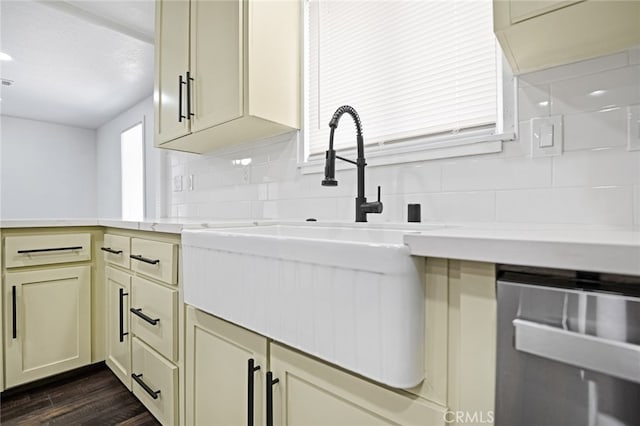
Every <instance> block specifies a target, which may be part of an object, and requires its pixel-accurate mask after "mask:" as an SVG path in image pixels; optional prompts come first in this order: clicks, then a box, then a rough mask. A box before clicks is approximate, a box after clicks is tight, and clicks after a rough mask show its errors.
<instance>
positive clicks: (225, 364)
mask: <svg viewBox="0 0 640 426" xmlns="http://www.w3.org/2000/svg"><path fill="white" fill-rule="evenodd" d="M186 337H187V344H186V347H187V349H186V353H187V359H186V363H185V364H186V370H187V376H186V379H187V386H186V407H185V409H186V424H187V425H210V426H214V425H247V424H249V425H251V424H253V425H256V426H257V425H262V424H264V413H263V411H264V387H265V373H266V371H267V339H266V338H265V337H262V336H260V335H258V334H255V333H253V332H251V331H248V330H245V329H243V328H240V327H238V326H235V325H233V324H230V323H228V322H226V321H223V320H220V319H218V318H216V317H213V316H211V315H208V314H206V313H204V312H201V311H198V310H196V309H194V308H193V307H191V306H187V333H186ZM251 419H253V420H252V421H251Z"/></svg>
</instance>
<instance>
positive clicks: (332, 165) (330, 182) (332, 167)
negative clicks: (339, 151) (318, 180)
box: [322, 148, 338, 186]
mask: <svg viewBox="0 0 640 426" xmlns="http://www.w3.org/2000/svg"><path fill="white" fill-rule="evenodd" d="M335 176H336V152H335V151H334V150H333V149H332V148H329V150H328V151H327V154H326V160H325V163H324V179H323V181H322V186H338V181H337V180H336V179H335Z"/></svg>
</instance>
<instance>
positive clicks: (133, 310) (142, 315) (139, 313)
mask: <svg viewBox="0 0 640 426" xmlns="http://www.w3.org/2000/svg"><path fill="white" fill-rule="evenodd" d="M129 311H131V313H132V314H135V315H137V316H139V317H140V318H142V319H143V320H145V321H146V322H148V323H149V324H151V325H157V324H158V323H159V322H160V318H156V319H153V318H151V317H150V316H148V315H146V314H145V313H144V312H142V308H140V309H136V308H131V309H129Z"/></svg>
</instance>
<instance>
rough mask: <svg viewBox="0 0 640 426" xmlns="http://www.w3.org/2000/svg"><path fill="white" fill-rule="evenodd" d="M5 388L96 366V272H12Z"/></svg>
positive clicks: (8, 277) (9, 276)
mask: <svg viewBox="0 0 640 426" xmlns="http://www.w3.org/2000/svg"><path fill="white" fill-rule="evenodd" d="M3 296H4V297H3V299H4V314H5V315H4V340H5V373H6V375H5V380H6V387H7V388H8V387H12V386H15V385H18V384H21V383H27V382H31V381H33V380H36V379H40V378H43V377H47V376H50V375H53V374H57V373H61V372H63V371H67V370H71V369H74V368H77V367H80V366H83V365H86V364H89V363H90V362H91V267H90V266H74V267H65V268H55V269H42V270H33V271H23V272H7V273H6V275H5V280H4V295H3Z"/></svg>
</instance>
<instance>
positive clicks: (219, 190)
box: [164, 46, 640, 228]
mask: <svg viewBox="0 0 640 426" xmlns="http://www.w3.org/2000/svg"><path fill="white" fill-rule="evenodd" d="M519 82H520V87H519V89H518V97H519V105H518V115H519V118H520V123H519V126H518V138H517V140H515V141H507V142H504V143H503V150H502V152H500V153H496V154H488V155H482V156H469V157H460V158H456V159H455V160H453V159H449V160H431V161H421V162H412V163H404V164H397V165H385V166H369V167H367V170H366V188H365V189H366V195H367V198H368V199H375V197H376V187H377V186H378V185H380V186H381V187H382V201H383V203H384V212H383V213H382V214H381V215H370V216H369V220H370V221H371V222H389V221H393V222H398V221H400V222H405V221H406V219H407V211H406V210H407V204H409V203H420V204H421V205H422V220H423V221H424V222H429V221H436V222H493V221H499V222H517V223H527V222H533V223H566V224H588V225H605V226H620V225H622V226H636V227H638V228H640V151H632V152H631V151H627V149H626V144H627V117H626V107H627V106H628V105H631V104H639V103H640V46H639V47H637V48H634V49H630V50H628V51H626V52H621V53H618V54H614V55H609V56H606V57H602V58H596V59H591V60H588V61H582V62H579V63H574V64H569V65H565V66H562V67H556V68H552V69H548V70H543V71H538V72H535V73H531V74H527V75H523V76H520V77H519ZM597 90H601V91H603V92H596V91H597ZM594 92H595V93H594ZM613 105H616V106H617V107H616V106H613ZM556 114H561V115H563V123H564V126H563V127H564V129H563V132H564V134H563V139H564V153H563V154H562V155H559V156H556V157H549V158H532V157H531V138H530V134H531V127H530V125H531V122H530V119H531V118H535V117H546V116H549V115H556ZM299 136H300V134H299V133H298V132H292V133H289V134H286V135H282V136H278V137H275V138H271V139H267V140H263V141H256V142H253V143H248V144H243V145H241V146H236V147H229V148H225V149H221V150H218V151H216V152H212V153H209V154H206V155H196V154H189V153H180V152H169V153H168V154H167V158H166V160H165V164H166V167H167V171H168V172H169V173H167V178H166V182H165V185H166V188H165V191H164V193H165V195H166V197H167V200H168V204H169V205H168V206H167V210H168V211H169V213H170V214H171V215H172V216H175V217H194V216H195V217H202V218H209V219H240V220H243V219H297V220H300V219H306V218H308V217H314V218H317V219H319V220H326V221H335V220H346V221H353V220H354V198H355V196H356V191H357V188H356V186H357V184H356V170H355V167H351V166H348V168H346V169H344V170H339V171H337V172H336V179H337V180H338V182H339V185H338V186H337V187H323V186H321V185H320V182H321V181H322V178H323V176H322V174H321V173H316V174H302V173H301V172H300V170H299V169H298V158H299V154H298V142H297V141H298V137H299ZM234 160H243V161H242V162H241V163H240V164H238V161H236V162H235V163H234ZM189 175H194V178H195V186H194V190H193V191H187V190H186V186H185V189H184V190H183V191H182V192H173V191H172V190H171V188H172V187H171V184H172V178H173V177H174V176H184V177H185V178H186V176H189Z"/></svg>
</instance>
